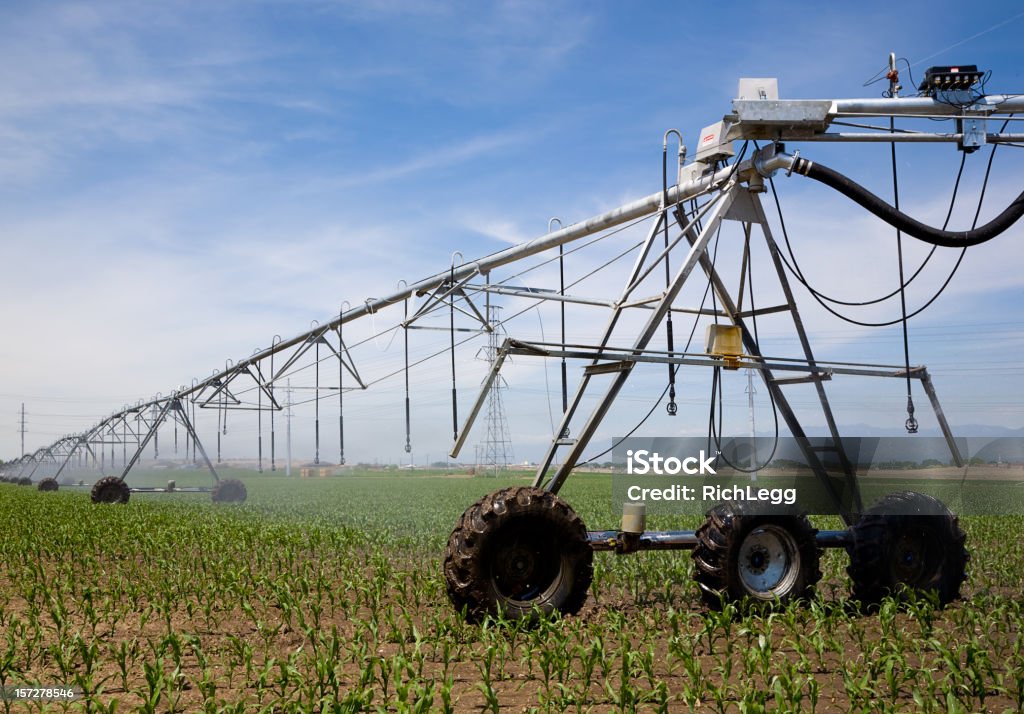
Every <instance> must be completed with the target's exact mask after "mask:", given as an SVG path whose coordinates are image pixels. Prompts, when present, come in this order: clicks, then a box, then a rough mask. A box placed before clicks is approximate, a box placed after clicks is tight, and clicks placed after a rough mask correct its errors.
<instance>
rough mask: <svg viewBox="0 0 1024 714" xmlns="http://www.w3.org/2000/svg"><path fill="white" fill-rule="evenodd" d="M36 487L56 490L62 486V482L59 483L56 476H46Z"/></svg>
mask: <svg viewBox="0 0 1024 714" xmlns="http://www.w3.org/2000/svg"><path fill="white" fill-rule="evenodd" d="M36 488H38V489H39V490H40V491H56V490H57V489H59V488H60V484H59V483H57V479H55V478H44V479H43V480H42V481H40V482H39V485H38V486H36Z"/></svg>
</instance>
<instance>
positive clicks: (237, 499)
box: [211, 478, 249, 503]
mask: <svg viewBox="0 0 1024 714" xmlns="http://www.w3.org/2000/svg"><path fill="white" fill-rule="evenodd" d="M211 496H212V497H213V502H214V503H243V502H244V501H245V499H246V498H248V496H249V492H248V491H246V489H245V484H244V483H242V482H241V481H239V480H238V479H236V478H228V479H224V480H223V481H218V482H217V485H216V486H214V487H213V492H212V493H211Z"/></svg>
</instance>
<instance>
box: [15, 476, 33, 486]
mask: <svg viewBox="0 0 1024 714" xmlns="http://www.w3.org/2000/svg"><path fill="white" fill-rule="evenodd" d="M18 485H19V486H31V485H32V479H30V478H29V477H28V476H22V477H21V478H19V479H18Z"/></svg>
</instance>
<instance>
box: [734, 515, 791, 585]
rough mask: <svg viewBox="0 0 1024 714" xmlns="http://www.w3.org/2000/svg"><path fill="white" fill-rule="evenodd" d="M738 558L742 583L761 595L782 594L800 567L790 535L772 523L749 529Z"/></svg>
mask: <svg viewBox="0 0 1024 714" xmlns="http://www.w3.org/2000/svg"><path fill="white" fill-rule="evenodd" d="M738 560H739V562H738V567H739V575H740V580H741V581H742V582H743V585H744V587H745V588H746V589H747V591H748V592H750V594H751V595H753V596H754V597H759V598H762V599H769V598H771V597H774V596H775V595H776V594H778V595H783V594H785V593H786V591H787V590H788V589H789V588H791V587H792V585H793V583H794V582H795V580H796V578H797V577H798V575H799V571H800V553H799V550H798V549H797V546H796V542H795V541H794V540H793V536H792V535H791V534H790V533H789V531H787V530H786V529H785V528H782V527H780V526H776V525H765V526H761V527H759V528H755V529H754V530H752V531H750V533H748V534H747V536H746V538H744V539H743V543H742V545H741V546H740V552H739V559H738Z"/></svg>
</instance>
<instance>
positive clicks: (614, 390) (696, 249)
mask: <svg viewBox="0 0 1024 714" xmlns="http://www.w3.org/2000/svg"><path fill="white" fill-rule="evenodd" d="M738 190H740V189H739V188H738V184H736V183H731V184H729V185H728V186H727V187H726V188H725V189H724V190H723V192H722V194H721V196H720V198H719V200H718V201H715V206H714V208H713V209H712V210H711V212H710V213H709V214H708V221H707V225H705V226H704V228H703V230H702V231H701V233H700V235H699V236H698V237H697V240H696V241H695V242H694V243H693V245H692V246H691V247H690V251H689V253H688V254H687V256H686V259H685V260H684V261H683V263H682V265H680V266H679V268H678V270H677V272H676V274H675V276H674V277H673V279H672V281H671V282H670V283H669V285H668V287H666V289H665V293H664V296H663V297H662V300H661V302H660V303H658V305H657V307H656V308H655V309H654V311H653V312H652V313H651V315H650V316H649V317H648V318H647V322H646V324H644V326H643V328H642V329H641V331H640V334H639V336H638V337H637V338H636V341H635V342H634V343H633V349H634V350H638V351H639V350H643V349H644V348H645V347H647V345H648V344H649V343H650V341H651V339H653V337H654V335H655V334H656V332H657V330H658V328H659V326H660V325H661V322H662V320H664V319H665V315H666V314H668V310H669V308H670V307H671V306H672V302H673V301H674V300H675V299H676V296H678V295H679V292H680V290H682V288H683V284H684V283H685V282H686V279H687V278H688V277H689V276H690V273H691V272H692V271H693V269H694V268H695V267H696V266H697V263H699V262H700V257H701V256H702V255H703V254H704V252H705V250H706V249H707V246H708V243H709V242H710V240H711V236H713V235H715V233H716V232H717V231H718V227H719V225H720V224H721V222H722V220H723V219H724V218H725V214H726V212H727V211H728V210H729V207H730V206H731V205H732V203H733V200H734V199H735V197H736V192H737V191H738ZM743 190H745V189H743ZM657 228H658V226H655V231H654V233H652V236H653V235H655V234H657ZM688 228H689V226H688ZM648 250H649V246H648ZM645 252H646V251H645ZM645 257H646V255H641V256H640V257H639V258H638V262H637V265H636V266H635V267H634V271H633V275H632V276H631V277H630V280H629V282H627V290H631V289H632V287H633V284H634V281H635V279H636V276H637V275H639V274H640V273H641V272H642V260H643V258H645ZM613 328H614V324H612V325H609V329H608V331H607V332H606V333H605V339H604V340H603V341H602V347H604V346H605V344H606V343H607V340H608V339H609V338H610V336H611V330H612V329H613ZM632 371H633V370H632V363H630V364H629V368H627V369H624V370H623V371H621V372H618V373H617V374H616V375H615V377H614V378H613V379H612V383H611V385H610V386H609V387H608V390H607V391H606V392H605V394H604V396H603V397H602V398H601V400H600V401H599V402H598V404H597V406H596V407H595V408H594V411H593V412H592V413H591V415H590V418H589V419H587V421H586V423H585V424H584V425H583V428H582V429H581V430H580V432H579V435H578V436H577V437H576V440H575V441H574V442H573V444H572V446H571V447H569V453H568V454H567V455H566V457H565V459H564V460H563V462H562V464H561V465H560V466H559V467H558V470H557V471H556V472H555V474H554V475H553V476H552V477H551V479H550V481H549V482H548V484H547V486H545V488H546V489H547V490H549V491H551V492H553V493H557V492H558V490H559V489H560V488H561V487H562V484H563V483H564V482H565V480H566V479H567V478H568V477H569V474H570V473H571V472H572V469H573V468H574V467H575V466H576V464H577V462H578V461H579V460H580V457H582V456H583V450H584V449H585V448H587V446H588V445H589V443H590V439H591V438H592V437H593V436H594V432H595V431H597V427H598V426H599V425H600V423H601V420H602V419H604V416H605V414H606V413H607V412H608V409H609V408H610V407H611V405H612V402H614V401H615V397H616V396H618V394H619V391H620V390H621V389H622V386H623V385H624V384H625V383H626V380H627V379H628V378H629V375H630V373H631V372H632ZM586 381H587V380H586V378H585V379H584V380H583V382H582V383H581V387H582V386H583V385H584V384H585V383H586ZM566 426H568V425H567V424H565V423H563V425H562V429H564V428H565V427H566ZM559 433H561V431H560V432H559ZM557 445H558V444H557V435H556V440H555V441H554V442H553V443H552V447H551V450H549V459H548V460H547V464H542V465H541V468H540V469H538V471H537V477H536V480H537V481H540V480H542V479H543V478H544V476H545V473H544V470H546V467H547V465H550V455H551V453H552V452H553V450H554V449H555V448H557Z"/></svg>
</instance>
